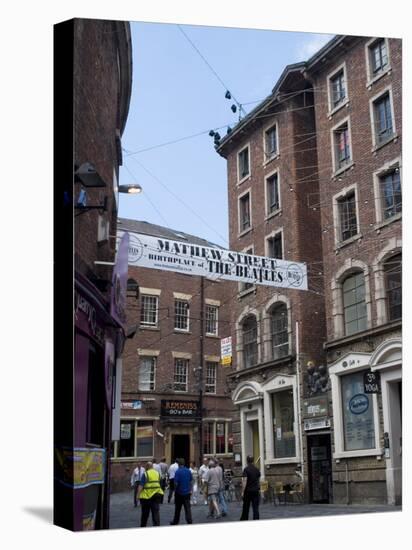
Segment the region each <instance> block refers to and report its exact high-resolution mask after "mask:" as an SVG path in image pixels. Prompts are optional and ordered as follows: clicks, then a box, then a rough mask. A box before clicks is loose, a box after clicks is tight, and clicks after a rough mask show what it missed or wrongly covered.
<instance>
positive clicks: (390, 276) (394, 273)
mask: <svg viewBox="0 0 412 550" xmlns="http://www.w3.org/2000/svg"><path fill="white" fill-rule="evenodd" d="M383 271H384V276H385V290H386V308H387V318H388V321H395V320H396V319H401V318H402V255H401V254H396V255H395V256H391V257H390V258H388V259H387V260H386V261H385V263H384V264H383Z"/></svg>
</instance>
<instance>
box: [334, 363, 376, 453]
mask: <svg viewBox="0 0 412 550" xmlns="http://www.w3.org/2000/svg"><path fill="white" fill-rule="evenodd" d="M363 375H364V371H360V372H355V373H353V374H347V375H345V376H341V392H342V412H343V415H342V420H343V436H344V450H345V451H357V450H363V449H373V448H374V447H375V423H374V415H373V407H372V395H366V394H365V393H364V385H363Z"/></svg>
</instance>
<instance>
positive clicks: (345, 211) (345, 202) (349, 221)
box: [337, 190, 358, 241]
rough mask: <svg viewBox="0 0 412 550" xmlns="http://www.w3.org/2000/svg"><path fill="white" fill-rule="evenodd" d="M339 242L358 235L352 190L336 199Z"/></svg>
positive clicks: (354, 199) (354, 197)
mask: <svg viewBox="0 0 412 550" xmlns="http://www.w3.org/2000/svg"><path fill="white" fill-rule="evenodd" d="M337 205H338V218H339V219H338V224H339V241H346V240H348V239H350V238H351V237H353V236H354V235H356V234H357V233H358V222H357V216H356V195H355V191H354V190H352V191H350V192H348V193H347V194H346V195H344V196H341V197H339V198H338V199H337Z"/></svg>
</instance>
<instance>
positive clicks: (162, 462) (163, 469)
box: [159, 456, 169, 504]
mask: <svg viewBox="0 0 412 550" xmlns="http://www.w3.org/2000/svg"><path fill="white" fill-rule="evenodd" d="M159 466H160V487H161V488H162V491H163V492H164V491H165V490H166V483H167V471H168V469H169V467H168V465H167V464H166V457H165V456H164V457H162V459H161V460H160V462H159ZM163 498H164V495H162V497H161V499H160V503H161V504H163Z"/></svg>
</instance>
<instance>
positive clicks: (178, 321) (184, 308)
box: [175, 300, 189, 332]
mask: <svg viewBox="0 0 412 550" xmlns="http://www.w3.org/2000/svg"><path fill="white" fill-rule="evenodd" d="M175 329H177V330H184V331H186V332H187V331H188V330H189V302H187V301H186V300H175Z"/></svg>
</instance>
